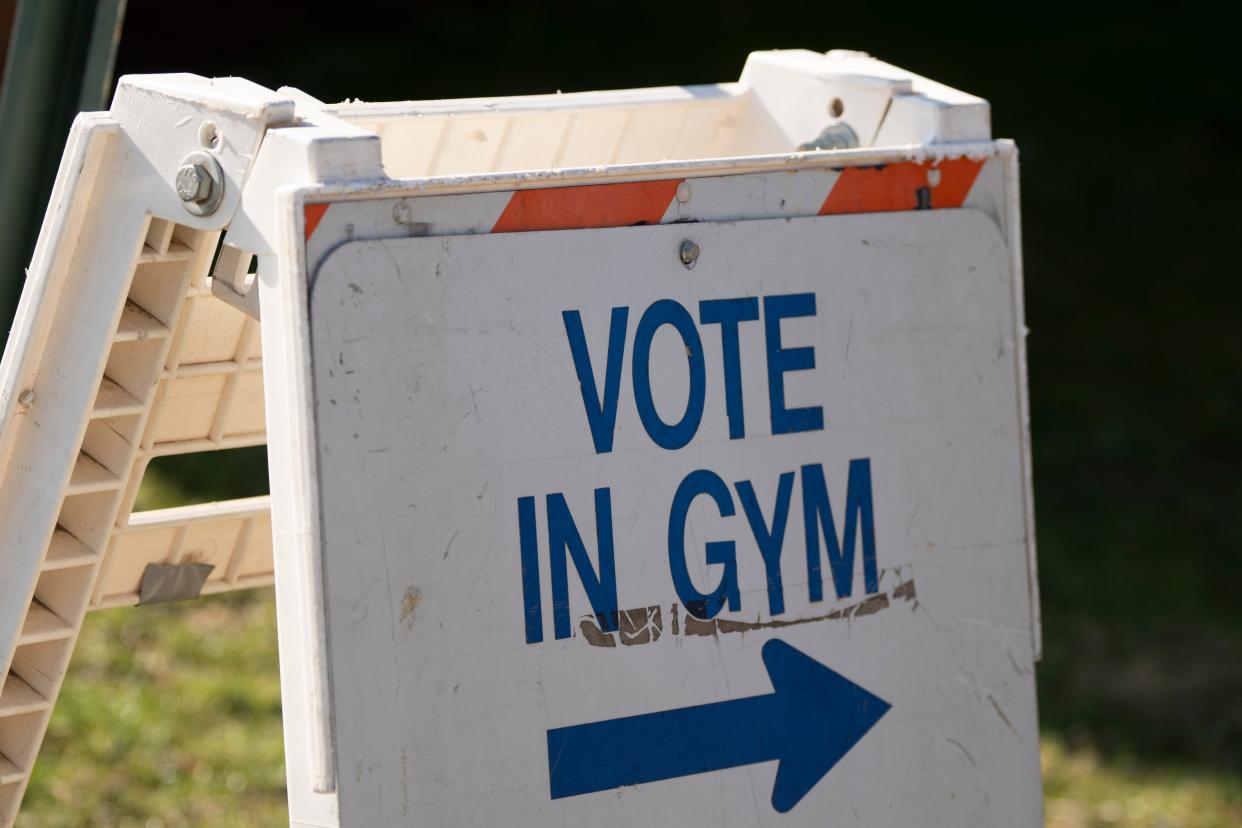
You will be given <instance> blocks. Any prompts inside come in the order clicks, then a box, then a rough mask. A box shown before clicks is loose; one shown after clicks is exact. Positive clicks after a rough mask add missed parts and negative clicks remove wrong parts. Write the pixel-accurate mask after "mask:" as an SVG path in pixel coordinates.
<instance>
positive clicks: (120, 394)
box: [91, 377, 145, 417]
mask: <svg viewBox="0 0 1242 828" xmlns="http://www.w3.org/2000/svg"><path fill="white" fill-rule="evenodd" d="M144 408H145V406H143V404H142V400H140V399H138V398H137V397H135V396H134V395H133V394H131V393H129V392H128V391H126V390H125V389H124V388H122V387H121V386H119V385H117V384H116V383H115V382H113V381H112V380H110V379H108V378H107V377H104V378H103V381H102V382H101V383H100V384H99V394H98V395H97V396H96V397H95V407H94V409H93V410H92V411H91V416H92V417H123V416H126V415H129V414H141V413H142V412H143V410H144Z"/></svg>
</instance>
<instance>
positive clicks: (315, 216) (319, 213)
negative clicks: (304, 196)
mask: <svg viewBox="0 0 1242 828" xmlns="http://www.w3.org/2000/svg"><path fill="white" fill-rule="evenodd" d="M331 206H332V205H331V204H307V205H306V207H305V208H303V211H302V212H303V215H304V216H305V218H306V240H307V241H310V237H311V234H312V233H314V232H315V228H316V227H318V226H319V222H321V221H323V216H324V213H326V212H328V208H329V207H331Z"/></svg>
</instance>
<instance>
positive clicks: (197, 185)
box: [177, 164, 211, 204]
mask: <svg viewBox="0 0 1242 828" xmlns="http://www.w3.org/2000/svg"><path fill="white" fill-rule="evenodd" d="M177 195H178V196H179V197H180V198H181V200H182V201H186V202H193V203H195V204H201V203H202V202H204V201H206V200H207V199H209V198H210V197H211V176H210V175H208V174H207V168H206V167H204V166H203V165H202V164H186V165H185V166H184V167H182V168H181V169H179V170H177Z"/></svg>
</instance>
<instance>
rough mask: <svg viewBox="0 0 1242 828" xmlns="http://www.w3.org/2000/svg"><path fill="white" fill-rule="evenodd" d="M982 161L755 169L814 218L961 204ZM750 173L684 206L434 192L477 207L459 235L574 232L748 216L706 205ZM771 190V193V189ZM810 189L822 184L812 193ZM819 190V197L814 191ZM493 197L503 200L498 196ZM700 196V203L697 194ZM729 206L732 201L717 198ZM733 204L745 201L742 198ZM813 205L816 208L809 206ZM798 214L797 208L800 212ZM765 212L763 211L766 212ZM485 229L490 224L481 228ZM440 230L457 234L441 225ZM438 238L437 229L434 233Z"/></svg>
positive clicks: (312, 208) (669, 196) (699, 182)
mask: <svg viewBox="0 0 1242 828" xmlns="http://www.w3.org/2000/svg"><path fill="white" fill-rule="evenodd" d="M984 163H985V160H984V159H980V160H974V159H969V158H954V159H949V160H945V161H938V162H937V161H924V162H915V161H902V162H898V163H893V164H880V165H876V166H871V167H845V168H842V169H838V170H827V169H822V168H821V169H820V170H802V171H800V172H801V173H802V174H801V175H800V176H798V181H799V182H800V183H799V185H798V186H797V187H796V188H793V189H789V188H788V187H787V186H780V183H781V178H783V177H787V176H788V173H781V174H779V176H776V175H773V174H768V173H761V174H758V175H759V176H761V177H770V178H771V180H769V181H766V182H764V183H763V187H764V191H765V192H766V193H768V195H769V196H773V193H774V192H775V193H776V194H777V195H776V196H775V197H773V199H772V200H773V201H774V202H775V201H777V200H779V205H780V207H779V209H778V210H777V213H779V214H783V215H792V216H798V215H809V214H811V211H816V212H817V213H818V214H819V215H821V216H826V215H841V214H846V213H878V212H896V211H903V210H920V209H922V210H926V209H939V208H954V207H961V206H962V205H963V204H964V203H965V202H966V198H967V196H968V195H969V194H970V189H971V187H972V186H974V183H975V179H976V178H978V176H979V171H980V170H981V169H982V168H983V165H984ZM747 179H752V176H751V175H738V176H711V177H707V178H699V179H691V180H689V181H688V182H687V183H688V187H689V188H692V190H693V197H691V196H690V195H686V196H683V198H685V199H686V200H687V202H688V203H687V204H680V203H678V201H677V190H678V187H679V186H680V185H681V184H682V182H684V181H687V179H684V178H672V179H661V180H658V181H636V182H626V183H618V184H580V185H575V186H571V187H547V188H541V189H531V190H518V191H516V192H513V193H511V194H508V195H507V199H505V196H506V194H504V193H489V194H467V195H461V196H435V197H433V198H435V199H440V198H450V199H455V198H461V199H465V200H466V203H469V204H471V205H474V206H473V207H472V208H471V210H468V211H466V213H467V214H468V213H470V212H472V211H477V214H476V218H474V219H472V220H471V221H470V222H469V224H471V225H473V228H474V229H470V230H466V231H464V232H492V233H519V232H529V231H535V230H580V229H587V228H599V227H629V226H633V225H639V224H667V223H670V222H673V221H677V220H679V219H681V220H686V219H688V220H692V221H693V220H698V221H710V220H718V219H730V220H733V219H741V218H746V217H749V216H744V215H734V214H733V212H731V211H728V210H726V213H728V215H721V216H716V215H714V214H715V212H716V211H715V210H713V207H712V202H713V201H715V200H716V199H717V198H718V197H724V196H725V195H726V193H729V194H731V193H732V191H733V189H734V188H733V186H731V185H733V184H734V183H736V184H737V186H738V187H740V188H741V189H742V190H745V189H746V188H747V187H751V186H755V185H754V182H753V181H747ZM773 187H775V188H776V189H775V190H773V189H772V188H773ZM817 187H822V188H823V189H819V190H818V192H816V188H817ZM821 194H822V195H821ZM498 196H500V197H501V198H502V199H505V200H498V199H497V197H498ZM704 198H706V199H707V201H704V200H703V199H704ZM724 201H725V202H727V203H729V204H734V203H738V202H739V198H738V197H735V196H733V195H729V196H728V197H725V198H724ZM741 203H745V201H744V199H742V201H741ZM817 205H818V208H817ZM330 206H331V205H330V204H307V205H305V228H306V238H307V240H309V239H310V237H311V235H312V234H313V233H314V232H315V230H316V228H318V227H319V226H320V223H321V222H322V221H323V218H324V215H325V214H326V213H327V212H328V208H329V207H330ZM804 211H805V212H804ZM769 217H770V216H769ZM489 228H490V229H489ZM442 232H463V230H461V229H460V228H459V229H457V230H456V231H453V230H449V228H445V230H444V231H442ZM437 235H438V233H437Z"/></svg>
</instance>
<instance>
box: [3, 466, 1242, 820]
mask: <svg viewBox="0 0 1242 828" xmlns="http://www.w3.org/2000/svg"><path fill="white" fill-rule="evenodd" d="M265 478H266V470H265V469H264V468H263V455H262V451H261V450H259V451H255V450H247V451H240V452H229V453H225V454H224V455H222V456H221V457H219V458H217V459H216V462H215V463H214V464H213V466H212V467H211V468H210V469H207V470H206V471H204V470H203V469H196V468H195V467H194V465H193V461H191V460H188V459H177V460H175V462H173V463H166V464H164V465H161V466H154V467H153V468H152V470H151V471H150V472H149V473H148V478H147V480H145V481H144V487H143V492H142V495H141V497H140V501H139V506H140V508H148V509H149V508H158V507H161V506H167V505H173V504H174V503H183V502H187V501H197V500H202V499H207V498H210V497H216V496H220V495H221V494H225V495H229V496H239V495H248V494H257V493H259V492H260V491H262V481H263V480H264V479H265ZM239 481H240V482H239ZM1048 500H1053V502H1054V505H1055V499H1054V498H1047V499H1046V500H1045V502H1047V501H1048ZM1044 515H1045V518H1047V516H1048V515H1053V516H1062V517H1056V518H1054V519H1052V520H1047V519H1045V522H1044V523H1043V524H1041V527H1047V528H1046V529H1045V530H1044V533H1043V535H1042V536H1041V568H1042V571H1043V576H1042V580H1043V582H1044V590H1045V601H1044V633H1045V658H1044V661H1043V663H1041V665H1040V668H1039V685H1040V715H1041V720H1042V721H1043V722H1044V734H1043V738H1042V744H1041V754H1042V760H1043V773H1044V791H1045V812H1046V820H1047V824H1048V826H1050V828H1112V827H1113V826H1119V827H1120V828H1236V826H1239V825H1242V773H1240V772H1239V763H1240V761H1242V759H1240V757H1239V750H1240V749H1242V671H1240V670H1239V667H1238V664H1239V657H1238V655H1239V653H1242V632H1240V631H1239V629H1238V627H1237V617H1236V614H1235V613H1230V612H1228V611H1224V612H1221V611H1219V610H1220V609H1221V608H1220V607H1215V610H1217V611H1213V605H1212V602H1211V601H1210V600H1207V601H1205V600H1204V595H1205V593H1206V594H1207V595H1211V594H1212V591H1211V590H1205V589H1203V588H1202V586H1201V585H1200V584H1196V583H1189V584H1186V585H1184V586H1183V587H1182V588H1181V590H1180V597H1179V591H1178V590H1176V589H1174V586H1175V585H1174V584H1172V583H1171V582H1170V581H1169V580H1168V579H1167V577H1166V578H1164V579H1162V580H1161V581H1160V584H1161V586H1162V590H1161V593H1160V594H1161V595H1162V601H1163V603H1162V604H1155V603H1152V602H1136V601H1133V600H1131V596H1133V595H1134V594H1135V592H1136V591H1142V590H1145V589H1147V588H1148V587H1150V586H1152V585H1151V584H1148V583H1146V582H1145V579H1146V578H1148V577H1150V575H1145V574H1144V573H1143V571H1142V570H1141V569H1135V567H1130V568H1129V569H1128V570H1127V569H1124V568H1122V569H1116V570H1114V569H1113V567H1114V566H1115V565H1116V563H1117V561H1116V560H1114V557H1113V556H1114V555H1115V554H1117V553H1116V552H1115V550H1114V551H1110V548H1109V547H1108V541H1107V540H1106V539H1105V538H1103V537H1102V536H1101V537H1097V536H1096V535H1097V532H1100V534H1101V535H1102V532H1101V530H1100V529H1099V526H1098V525H1097V524H1098V523H1108V524H1114V525H1122V524H1123V523H1126V522H1128V523H1130V524H1134V523H1135V522H1138V523H1139V525H1138V526H1137V527H1136V528H1135V530H1134V531H1136V532H1137V534H1138V535H1140V536H1141V535H1143V534H1144V533H1154V532H1155V531H1156V527H1154V526H1152V525H1145V524H1143V523H1142V522H1141V521H1142V519H1143V515H1142V513H1140V512H1137V511H1136V512H1133V513H1129V514H1127V515H1123V516H1119V515H1116V514H1109V513H1105V512H1100V511H1098V510H1096V511H1090V513H1089V515H1088V516H1087V517H1083V518H1079V519H1073V513H1072V511H1071V510H1068V509H1064V508H1062V509H1053V510H1049V511H1046V512H1044ZM1065 515H1069V516H1070V517H1069V518H1066V517H1064V516H1065ZM1123 518H1124V520H1123ZM1123 540H1125V539H1123ZM1148 542H1149V543H1150V539H1149V541H1148ZM1114 543H1115V542H1114ZM1136 543H1137V541H1136ZM1082 548H1091V549H1092V550H1093V556H1092V557H1091V558H1088V559H1082V558H1079V557H1076V552H1077V550H1079V549H1082ZM1110 571H1116V572H1120V573H1122V574H1121V575H1119V576H1118V578H1117V580H1118V581H1120V583H1113V584H1112V585H1111V588H1112V589H1115V590H1116V595H1115V596H1114V597H1112V598H1110V597H1109V596H1108V594H1107V592H1106V591H1104V592H1102V591H1100V590H1095V591H1091V592H1086V593H1083V594H1081V595H1080V594H1078V593H1077V592H1076V590H1077V589H1078V584H1079V582H1080V581H1083V580H1086V581H1095V582H1096V583H1100V582H1101V581H1102V580H1103V579H1104V578H1106V576H1107V573H1108V572H1110ZM1067 572H1068V573H1071V574H1072V575H1073V577H1067V576H1065V575H1064V574H1063V573H1067ZM283 759H284V756H283V744H282V735H281V719H280V677H279V672H278V664H277V653H276V617H275V602H274V600H273V595H272V592H271V590H260V591H255V592H249V593H239V594H233V595H222V596H214V597H210V598H202V599H199V600H198V601H194V602H188V603H183V604H171V605H165V606H154V607H139V608H133V609H119V610H108V611H105V612H100V613H95V614H92V615H90V616H89V617H88V618H87V621H86V624H85V626H84V627H83V630H82V635H81V638H80V639H79V641H78V646H77V650H76V652H75V654H74V659H73V663H72V665H71V667H70V671H69V677H68V680H67V681H66V684H65V688H64V691H63V692H62V693H61V696H60V700H59V701H58V703H57V706H56V711H55V714H54V715H53V717H52V724H51V727H50V729H49V731H48V736H47V740H46V742H45V743H44V747H43V751H42V754H41V757H40V760H39V762H38V764H37V766H36V769H35V773H34V776H33V778H32V780H31V785H30V789H29V791H28V793H27V795H26V800H25V803H24V805H23V808H22V811H21V814H20V816H19V818H18V823H17V825H18V826H19V827H20V828H74V827H75V826H133V828H165V826H167V827H168V828H171V826H183V825H186V826H198V825H210V826H219V828H230V826H269V825H287V824H288V817H287V812H286V806H285V783H284V766H283Z"/></svg>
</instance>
